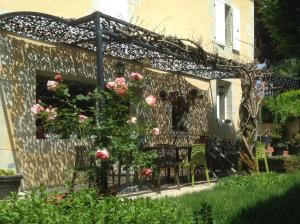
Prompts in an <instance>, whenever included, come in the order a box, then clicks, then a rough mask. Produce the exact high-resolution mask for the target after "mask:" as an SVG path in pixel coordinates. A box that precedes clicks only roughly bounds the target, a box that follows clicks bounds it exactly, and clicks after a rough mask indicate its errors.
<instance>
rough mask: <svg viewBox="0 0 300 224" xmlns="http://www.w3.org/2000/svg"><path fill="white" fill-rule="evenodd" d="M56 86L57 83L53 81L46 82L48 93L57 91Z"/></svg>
mask: <svg viewBox="0 0 300 224" xmlns="http://www.w3.org/2000/svg"><path fill="white" fill-rule="evenodd" d="M58 85H59V84H58V82H56V81H53V80H48V82H47V89H48V90H49V91H55V90H56V89H57V87H58Z"/></svg>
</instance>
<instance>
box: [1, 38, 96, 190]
mask: <svg viewBox="0 0 300 224" xmlns="http://www.w3.org/2000/svg"><path fill="white" fill-rule="evenodd" d="M0 48H1V52H0V57H1V68H2V70H0V79H1V91H2V93H1V95H2V98H3V101H5V104H3V106H4V110H5V114H6V117H5V119H6V120H7V121H6V123H7V124H8V126H9V127H8V131H9V138H10V142H11V145H12V149H13V151H14V153H15V155H16V156H15V159H16V160H15V163H16V166H17V168H19V170H18V171H19V172H21V174H22V175H23V176H24V180H23V181H24V184H25V187H26V188H28V187H31V186H34V185H35V186H36V185H38V184H39V183H42V184H46V185H58V184H61V183H62V181H63V179H64V169H72V167H73V163H74V157H75V151H74V145H76V144H77V143H76V142H71V141H65V140H55V141H53V140H52V141H51V140H50V139H49V140H39V139H36V133H35V132H36V128H35V117H34V116H32V115H31V113H30V108H31V106H32V105H33V104H35V102H36V94H35V93H36V71H37V70H39V71H47V72H60V73H61V74H62V75H66V76H70V77H72V78H74V79H75V80H77V79H81V80H82V79H84V80H91V79H92V80H93V79H94V80H95V56H94V54H92V53H88V52H86V51H81V50H78V49H74V48H68V47H63V46H61V47H53V46H42V45H40V44H39V45H35V44H29V43H25V42H24V41H21V40H18V39H15V38H13V37H9V36H8V35H5V34H3V33H0ZM45 88H46V87H45Z"/></svg>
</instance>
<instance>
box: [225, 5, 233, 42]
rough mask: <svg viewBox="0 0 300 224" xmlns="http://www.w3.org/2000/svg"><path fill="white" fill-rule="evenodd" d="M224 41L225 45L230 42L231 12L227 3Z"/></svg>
mask: <svg viewBox="0 0 300 224" xmlns="http://www.w3.org/2000/svg"><path fill="white" fill-rule="evenodd" d="M225 43H226V46H231V44H232V13H231V7H230V6H229V5H225Z"/></svg>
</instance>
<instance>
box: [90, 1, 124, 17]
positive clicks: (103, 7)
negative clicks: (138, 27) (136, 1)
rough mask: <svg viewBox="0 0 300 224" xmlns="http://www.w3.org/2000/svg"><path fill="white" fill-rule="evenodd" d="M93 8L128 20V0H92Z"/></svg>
mask: <svg viewBox="0 0 300 224" xmlns="http://www.w3.org/2000/svg"><path fill="white" fill-rule="evenodd" d="M92 8H93V9H94V10H97V11H100V12H102V13H104V14H107V15H109V16H112V17H115V18H118V19H121V20H124V21H128V0H93V6H92Z"/></svg>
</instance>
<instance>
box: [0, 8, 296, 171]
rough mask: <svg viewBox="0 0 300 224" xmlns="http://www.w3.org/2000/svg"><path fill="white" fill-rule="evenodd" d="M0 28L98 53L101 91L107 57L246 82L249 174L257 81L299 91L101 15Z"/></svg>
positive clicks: (186, 43)
mask: <svg viewBox="0 0 300 224" xmlns="http://www.w3.org/2000/svg"><path fill="white" fill-rule="evenodd" d="M0 30H4V31H9V32H12V33H15V34H18V35H21V36H24V37H27V38H31V39H36V40H40V41H47V42H52V43H61V44H67V45H70V46H74V47H79V48H84V49H87V50H90V51H95V52H96V55H97V77H98V85H99V86H100V87H101V88H104V65H103V55H111V56H114V57H118V58H120V59H126V60H131V61H134V62H139V63H142V62H143V60H144V59H145V58H147V60H148V61H149V64H150V66H152V67H153V68H156V69H159V70H164V71H168V72H177V73H181V74H186V75H189V76H192V77H195V78H206V79H223V78H241V79H242V90H243V95H242V102H241V109H240V122H241V125H240V126H241V127H240V128H241V134H240V136H241V152H242V154H241V156H242V161H243V162H244V165H245V166H246V167H247V169H248V170H249V169H250V170H255V167H253V164H255V159H254V155H253V151H254V144H253V142H254V136H255V132H256V129H257V115H258V104H259V102H260V100H257V99H256V97H255V94H254V88H253V83H254V81H255V80H256V79H261V80H262V81H267V82H268V83H272V85H280V86H281V87H282V88H285V89H288V88H300V81H299V80H295V79H289V78H280V77H276V76H273V75H272V74H271V73H270V72H269V71H267V70H262V69H258V68H257V67H256V65H255V64H254V63H252V64H242V63H239V62H236V61H234V60H230V59H226V58H223V57H220V56H219V55H217V54H212V53H209V52H206V51H205V50H204V49H203V48H202V47H201V44H200V43H199V42H197V41H192V40H188V39H180V38H177V37H174V36H163V35H161V34H158V33H155V32H152V31H149V30H147V29H144V28H141V27H139V26H136V25H133V24H130V23H127V22H124V21H121V20H119V19H116V18H113V17H111V16H108V15H105V14H102V13H100V12H94V13H93V14H90V15H88V16H85V17H82V18H79V19H64V18H60V17H56V16H52V15H48V14H43V13H36V12H14V13H7V14H3V15H1V16H0Z"/></svg>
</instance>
